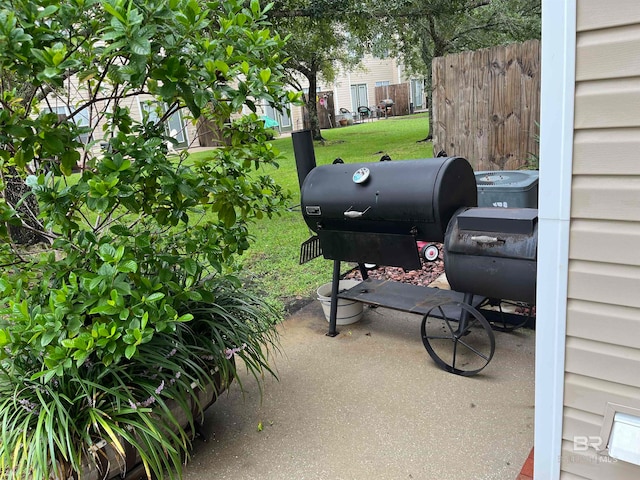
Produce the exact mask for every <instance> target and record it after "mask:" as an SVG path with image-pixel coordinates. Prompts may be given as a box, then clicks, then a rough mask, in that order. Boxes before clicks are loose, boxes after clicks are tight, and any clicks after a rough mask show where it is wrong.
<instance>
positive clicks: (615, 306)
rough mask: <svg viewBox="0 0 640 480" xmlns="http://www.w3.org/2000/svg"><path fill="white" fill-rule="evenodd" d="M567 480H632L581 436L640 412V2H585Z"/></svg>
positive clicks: (627, 469)
mask: <svg viewBox="0 0 640 480" xmlns="http://www.w3.org/2000/svg"><path fill="white" fill-rule="evenodd" d="M576 49H577V51H576V90H575V112H574V113H575V118H574V156H573V180H572V191H571V227H570V240H569V282H568V303H567V338H566V350H565V353H566V357H565V395H564V422H563V434H562V436H563V446H562V457H561V470H562V473H561V478H562V479H589V480H596V479H597V480H632V479H637V478H640V466H636V465H633V464H631V463H627V462H622V461H615V462H614V461H611V459H610V458H609V457H606V456H604V457H603V456H599V455H598V453H597V452H596V450H595V449H594V448H589V449H588V450H587V451H585V452H583V451H580V449H576V448H575V444H574V439H575V438H576V437H577V436H583V437H585V436H591V437H598V436H600V435H601V432H602V428H603V420H604V414H605V410H606V407H607V404H608V403H615V404H621V405H627V406H631V407H636V408H640V55H639V54H638V52H640V2H638V1H637V0H612V1H610V2H602V1H601V0H578V2H577V39H576Z"/></svg>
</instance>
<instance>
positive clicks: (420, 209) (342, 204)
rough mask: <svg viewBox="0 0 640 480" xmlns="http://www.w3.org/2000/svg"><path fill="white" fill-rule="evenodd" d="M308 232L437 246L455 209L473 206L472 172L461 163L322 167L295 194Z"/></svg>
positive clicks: (455, 160) (431, 161) (434, 161)
mask: <svg viewBox="0 0 640 480" xmlns="http://www.w3.org/2000/svg"><path fill="white" fill-rule="evenodd" d="M301 204H302V213H303V216H304V219H305V221H306V223H307V225H308V226H309V228H311V229H312V230H313V231H315V232H319V231H320V230H330V231H353V232H362V233H383V234H399V235H411V236H413V237H414V239H415V240H425V241H432V242H442V241H443V240H444V231H445V230H446V228H447V224H448V223H449V219H450V218H451V216H452V215H453V214H454V213H455V211H456V210H458V209H459V208H460V207H463V206H466V207H471V206H475V205H477V189H476V182H475V176H474V174H473V169H472V168H471V165H470V164H469V162H467V161H466V160H465V159H464V158H461V157H440V158H430V159H421V160H403V161H392V162H375V163H345V164H335V165H322V166H319V167H316V168H314V169H313V170H312V171H311V172H309V174H308V175H307V177H306V179H305V181H304V184H303V185H302V189H301Z"/></svg>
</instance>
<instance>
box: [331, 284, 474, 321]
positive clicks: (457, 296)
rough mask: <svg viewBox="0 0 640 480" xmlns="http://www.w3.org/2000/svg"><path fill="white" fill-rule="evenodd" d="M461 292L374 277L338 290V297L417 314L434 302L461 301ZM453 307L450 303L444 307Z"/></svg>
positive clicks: (423, 313)
mask: <svg viewBox="0 0 640 480" xmlns="http://www.w3.org/2000/svg"><path fill="white" fill-rule="evenodd" d="M464 295H465V294H464V293H461V292H456V291H453V290H441V289H439V288H433V287H422V286H419V285H411V284H407V283H402V282H396V281H393V280H376V279H373V278H368V279H367V280H365V281H363V282H361V283H359V284H358V285H356V286H355V287H353V288H351V289H349V290H346V291H344V292H340V293H339V294H338V297H339V298H344V299H349V300H356V301H359V302H362V303H366V304H370V305H377V306H380V307H387V308H391V309H394V310H400V311H403V312H408V313H415V314H418V315H425V314H426V313H427V312H428V311H429V310H431V309H432V308H433V307H435V306H437V305H441V304H444V303H450V302H460V303H463V302H464ZM484 300H485V297H483V296H480V295H473V300H472V302H471V306H472V307H474V308H478V307H479V306H480V304H481V303H482V302H483V301H484ZM447 308H456V307H455V306H454V305H451V306H447V307H445V311H446V309H447Z"/></svg>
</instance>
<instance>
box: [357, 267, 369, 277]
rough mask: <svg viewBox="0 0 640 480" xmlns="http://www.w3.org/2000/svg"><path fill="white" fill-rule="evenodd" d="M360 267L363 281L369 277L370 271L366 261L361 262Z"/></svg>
mask: <svg viewBox="0 0 640 480" xmlns="http://www.w3.org/2000/svg"><path fill="white" fill-rule="evenodd" d="M358 269H359V270H360V275H362V280H363V281H364V280H366V279H367V278H369V273H368V272H367V267H365V266H364V263H359V264H358Z"/></svg>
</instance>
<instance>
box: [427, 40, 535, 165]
mask: <svg viewBox="0 0 640 480" xmlns="http://www.w3.org/2000/svg"><path fill="white" fill-rule="evenodd" d="M432 66H433V77H432V82H433V125H432V134H433V151H434V152H439V151H441V150H442V151H444V152H446V153H447V155H459V156H462V157H464V158H466V159H467V160H469V162H471V164H472V165H473V168H474V170H516V169H518V168H522V167H523V166H525V165H526V164H527V159H528V158H530V157H532V156H533V155H535V156H537V155H538V142H537V134H538V122H539V119H540V42H539V41H538V40H529V41H527V42H524V43H514V44H511V45H506V46H500V47H493V48H488V49H483V50H477V51H474V52H463V53H459V54H456V55H448V56H446V57H438V58H435V59H434V60H433V64H432Z"/></svg>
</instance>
